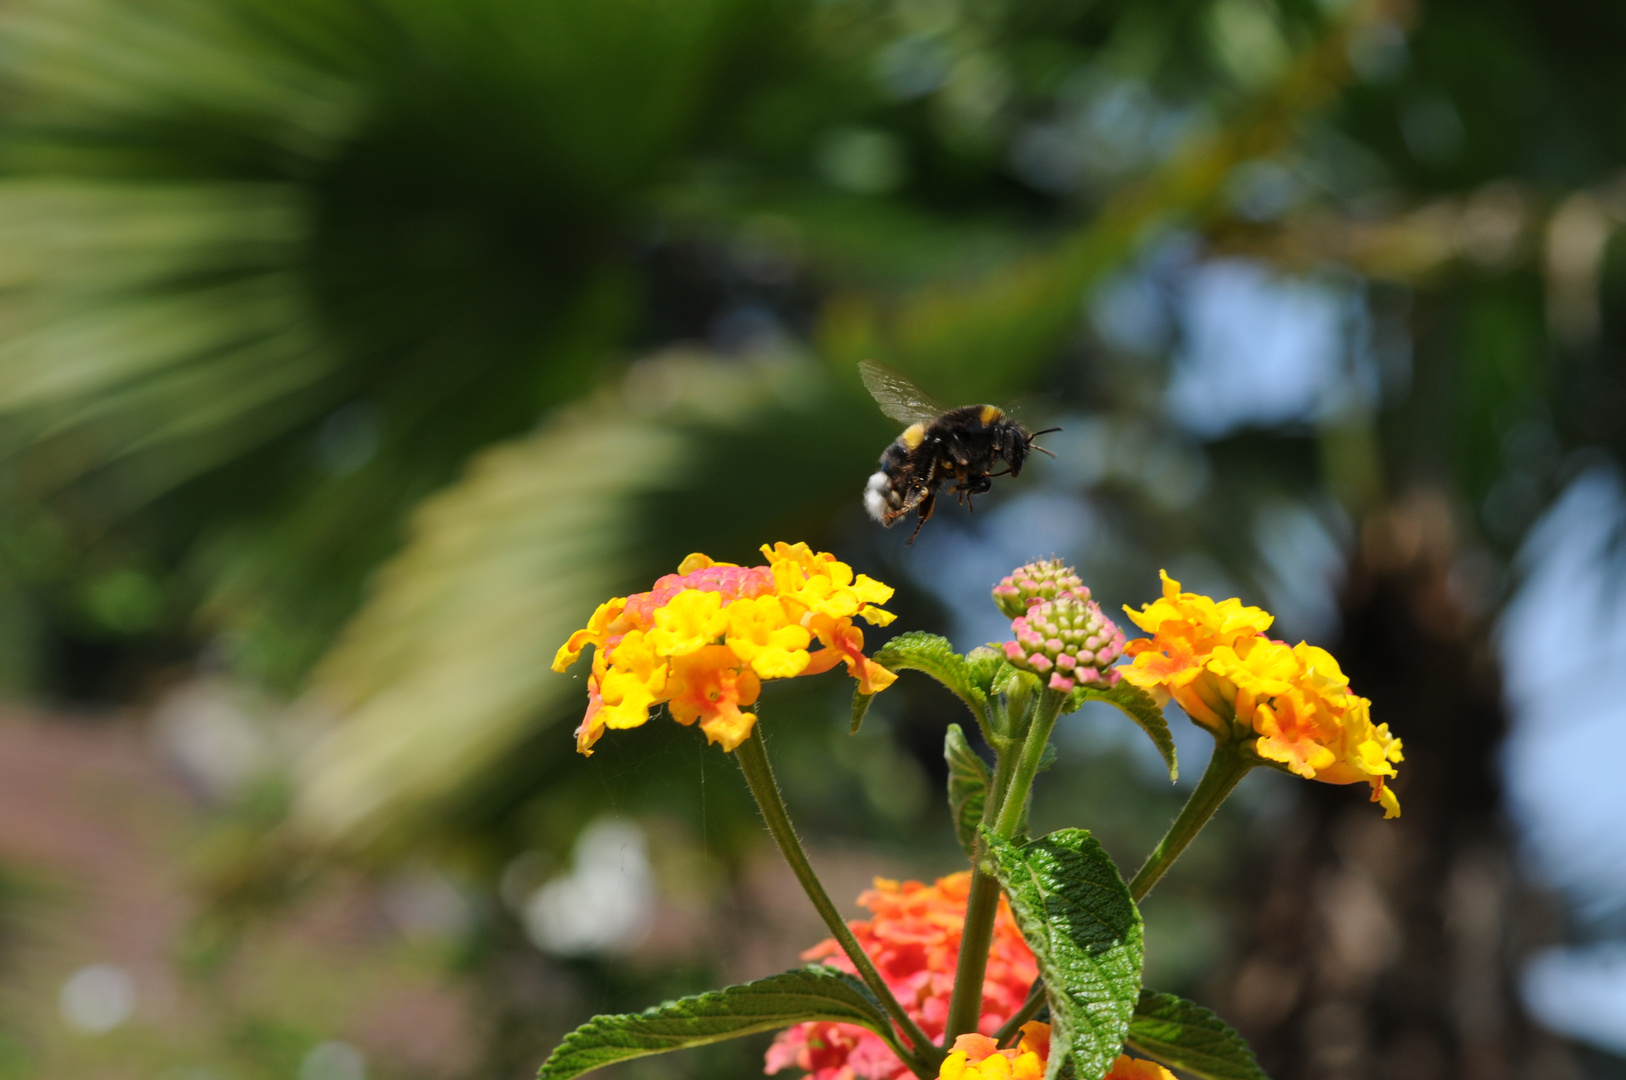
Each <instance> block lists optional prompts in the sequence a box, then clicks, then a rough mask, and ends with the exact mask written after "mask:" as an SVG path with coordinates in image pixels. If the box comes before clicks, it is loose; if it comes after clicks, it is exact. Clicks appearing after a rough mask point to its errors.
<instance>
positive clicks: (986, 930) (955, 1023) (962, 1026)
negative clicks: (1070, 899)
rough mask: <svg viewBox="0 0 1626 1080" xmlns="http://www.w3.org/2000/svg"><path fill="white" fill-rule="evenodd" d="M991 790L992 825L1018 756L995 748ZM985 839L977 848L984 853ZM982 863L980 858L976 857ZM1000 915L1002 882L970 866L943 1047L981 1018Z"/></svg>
mask: <svg viewBox="0 0 1626 1080" xmlns="http://www.w3.org/2000/svg"><path fill="white" fill-rule="evenodd" d="M995 754H996V757H997V760H996V764H995V766H994V780H993V786H992V789H991V790H990V791H989V792H988V796H987V798H986V799H985V800H984V801H983V804H982V823H983V824H984V825H985V826H990V827H991V826H992V825H993V823H994V819H995V817H996V816H997V815H998V813H999V805H1000V801H1001V800H1002V799H1003V798H1004V796H1005V792H1006V790H1007V789H1008V788H1009V787H1010V784H1011V776H1012V775H1013V774H1014V773H1015V772H1016V764H1017V762H1016V755H1015V754H1013V753H1007V752H1003V751H1000V750H998V749H997V747H996V749H995ZM982 847H983V844H982V840H981V838H979V839H978V840H977V851H978V853H979V854H981V852H982ZM977 862H980V860H977ZM998 914H999V882H998V881H996V880H994V878H993V877H991V876H990V875H988V874H985V873H983V871H982V867H981V866H980V865H976V864H975V863H974V864H973V866H972V868H971V893H970V895H969V896H967V897H966V904H965V928H964V930H963V931H962V932H961V934H960V958H959V961H958V963H957V964H956V966H955V968H954V991H953V993H952V995H951V996H950V997H949V1011H948V1019H947V1021H946V1023H945V1027H944V1029H943V1049H945V1050H947V1049H948V1048H949V1047H951V1046H953V1045H954V1040H955V1039H957V1038H959V1037H960V1036H961V1035H964V1034H965V1033H966V1032H968V1031H976V1030H977V1021H979V1020H981V1019H982V983H983V976H984V975H985V974H987V971H988V949H989V946H990V944H991V943H992V942H993V940H994V918H995V916H997V915H998Z"/></svg>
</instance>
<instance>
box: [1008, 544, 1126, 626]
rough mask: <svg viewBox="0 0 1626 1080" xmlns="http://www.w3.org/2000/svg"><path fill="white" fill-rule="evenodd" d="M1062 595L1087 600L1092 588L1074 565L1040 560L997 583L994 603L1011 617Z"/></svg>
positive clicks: (1013, 572)
mask: <svg viewBox="0 0 1626 1080" xmlns="http://www.w3.org/2000/svg"><path fill="white" fill-rule="evenodd" d="M1062 596H1073V597H1076V598H1077V599H1079V600H1088V599H1089V598H1090V590H1089V589H1087V588H1085V586H1084V582H1083V581H1081V580H1079V576H1078V574H1077V573H1076V572H1075V571H1074V570H1073V568H1072V567H1071V566H1068V565H1067V564H1066V563H1064V562H1062V561H1061V560H1060V559H1038V560H1035V561H1034V562H1030V563H1028V564H1027V565H1026V566H1019V567H1017V568H1016V569H1015V570H1012V571H1011V574H1010V576H1009V577H1007V578H1004V579H1003V580H1001V581H1000V583H999V584H998V585H995V586H994V603H995V604H997V605H998V606H999V610H1000V611H1002V612H1004V613H1005V614H1006V616H1008V617H1009V618H1012V619H1014V618H1016V617H1018V616H1019V615H1025V614H1027V610H1028V608H1030V607H1032V606H1033V605H1034V604H1038V603H1042V602H1044V601H1046V600H1055V599H1057V598H1058V597H1062ZM1109 625H1110V624H1109Z"/></svg>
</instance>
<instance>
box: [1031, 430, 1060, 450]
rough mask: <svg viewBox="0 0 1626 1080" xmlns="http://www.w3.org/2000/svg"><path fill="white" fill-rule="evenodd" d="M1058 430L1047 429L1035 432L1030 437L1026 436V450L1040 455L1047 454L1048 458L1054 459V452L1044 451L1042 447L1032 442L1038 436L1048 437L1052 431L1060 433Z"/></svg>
mask: <svg viewBox="0 0 1626 1080" xmlns="http://www.w3.org/2000/svg"><path fill="white" fill-rule="evenodd" d="M1060 430H1061V428H1059V427H1047V428H1045V429H1044V430H1043V431H1035V432H1034V433H1033V434H1032V435H1029V436H1028V449H1029V450H1037V451H1039V453H1041V454H1047V455H1049V456H1050V457H1055V456H1056V452H1055V451H1054V450H1046V449H1045V448H1044V447H1042V446H1040V445H1038V444H1037V443H1035V442H1034V441H1033V440H1034V439H1037V438H1038V437H1039V436H1040V435H1048V434H1050V433H1051V432H1052V431H1060Z"/></svg>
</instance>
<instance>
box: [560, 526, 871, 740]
mask: <svg viewBox="0 0 1626 1080" xmlns="http://www.w3.org/2000/svg"><path fill="white" fill-rule="evenodd" d="M762 550H763V553H764V554H765V555H767V556H768V558H769V564H768V565H764V566H736V565H734V564H733V563H719V562H716V561H714V560H713V559H711V558H710V557H709V556H707V555H702V554H695V555H690V556H689V557H688V558H686V559H684V560H683V563H682V565H681V566H679V567H678V572H677V573H676V574H668V575H666V576H665V577H663V578H661V579H660V580H659V581H657V582H656V583H655V587H654V588H653V589H651V590H650V591H649V592H645V593H636V594H634V595H632V596H626V597H615V598H613V599H611V600H607V601H605V602H604V603H602V604H600V605H599V607H598V610H596V611H595V612H594V613H593V616H592V618H591V619H589V620H588V623H587V625H586V626H585V627H583V628H582V629H580V630H578V631H576V632H575V633H574V634H571V635H570V639H569V640H568V641H566V642H565V643H564V645H562V646H560V648H559V651H558V653H557V654H556V655H555V656H554V660H553V669H554V670H555V671H564V670H566V669H567V668H569V667H570V666H571V665H572V664H574V663H575V662H576V661H577V660H579V659H580V658H581V655H582V653H583V652H584V651H586V649H587V647H588V646H589V645H591V646H593V647H594V653H593V670H592V674H591V675H590V676H589V677H588V680H587V713H586V715H585V716H584V717H583V718H582V722H581V725H580V726H579V727H578V728H577V729H576V749H577V750H579V751H580V752H581V753H583V754H591V753H592V752H593V751H592V747H593V744H594V743H596V742H597V741H598V740H599V739H600V738H601V737H602V736H603V734H604V732H605V731H606V730H608V729H610V728H630V727H638V726H639V725H641V724H643V723H644V722H646V721H647V720H648V719H649V715H650V709H652V708H653V707H654V706H656V705H661V704H665V705H667V706H668V708H669V710H670V712H671V714H672V718H673V719H674V720H676V721H678V722H679V723H681V724H695V723H698V724H699V726H700V730H701V731H703V732H705V735H706V738H707V739H708V740H710V741H711V742H715V743H719V744H721V745H722V747H723V749H724V750H725V751H728V750H733V749H734V748H735V747H736V746H738V745H739V744H740V743H741V742H742V741H743V740H745V739H746V738H748V737H749V736H750V734H751V729H752V727H753V726H754V725H755V724H756V715H755V714H754V713H751V712H748V711H746V709H747V708H748V707H749V706H751V705H753V704H755V703H756V700H757V696H758V694H759V693H760V691H761V687H762V681H763V680H764V679H788V678H794V677H795V676H798V675H812V674H817V673H819V672H822V671H828V670H829V669H830V668H832V667H834V666H836V665H837V664H840V663H846V665H847V669H848V671H849V672H850V673H851V674H852V675H853V677H854V678H856V679H858V680H859V688H860V689H861V690H862V691H863V692H865V693H875V692H876V691H878V690H881V689H884V688H885V687H886V686H888V685H890V684H891V682H892V681H893V680H894V679H895V678H896V677H897V676H896V675H894V674H893V673H892V672H890V671H888V670H887V669H886V668H884V667H881V666H880V665H879V664H876V663H875V662H874V661H872V660H870V659H869V658H868V657H867V656H865V655H864V654H863V645H864V635H863V633H862V632H861V631H860V630H859V629H858V627H856V626H854V625H853V619H854V618H861V619H864V620H866V621H867V622H870V623H872V624H875V625H881V626H884V625H886V624H887V623H889V622H891V621H892V615H891V613H890V612H886V611H883V610H881V609H880V608H879V607H877V606H876V605H877V604H881V603H885V602H886V601H887V600H889V599H891V597H892V589H891V587H890V586H887V585H885V584H882V583H881V582H879V581H876V580H874V579H873V578H870V577H866V576H865V575H863V574H857V575H855V574H854V573H853V570H852V567H850V566H848V565H847V564H846V563H843V562H841V561H840V560H838V559H837V558H836V557H835V556H834V555H830V554H828V553H826V552H815V551H813V550H812V549H811V548H809V547H808V546H807V545H806V544H783V543H781V544H775V545H774V546H773V547H772V548H768V547H766V546H765V547H764V548H763V549H762ZM815 638H817V639H818V641H819V642H820V643H821V644H822V645H823V648H821V649H819V650H817V651H813V652H809V646H810V645H811V644H812V643H813V640H814V639H815Z"/></svg>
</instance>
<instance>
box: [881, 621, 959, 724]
mask: <svg viewBox="0 0 1626 1080" xmlns="http://www.w3.org/2000/svg"><path fill="white" fill-rule="evenodd" d="M870 659H872V660H874V661H875V662H876V663H877V664H880V665H882V666H883V667H886V668H890V669H891V670H893V671H906V670H913V671H922V672H925V673H926V674H927V675H930V676H931V677H932V678H934V679H936V680H937V681H938V682H940V683H942V684H943V685H944V686H946V687H948V688H949V689H950V690H952V691H954V693H955V695H956V696H957V697H958V698H959V699H960V700H961V701H963V702H965V706H966V708H968V709H970V710H971V712H972V714H973V715H975V716H976V718H977V720H978V721H979V722H981V723H982V724H984V725H986V724H987V723H988V722H989V716H988V695H987V694H986V693H984V692H983V690H982V688H981V687H979V686H978V685H977V684H976V679H975V678H974V676H973V672H972V668H971V665H969V664H967V663H966V659H965V657H963V656H961V655H960V654H959V653H957V652H955V651H954V646H952V645H950V644H949V641H948V638H946V637H943V636H942V635H940V634H925V633H922V632H920V631H918V630H913V631H910V632H909V633H907V634H899V635H898V636H897V637H895V638H893V639H892V640H891V641H889V642H887V643H886V644H885V645H884V646H882V648H881V649H880V650H879V651H878V652H876V653H875V654H874V655H873V656H872V657H870Z"/></svg>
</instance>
